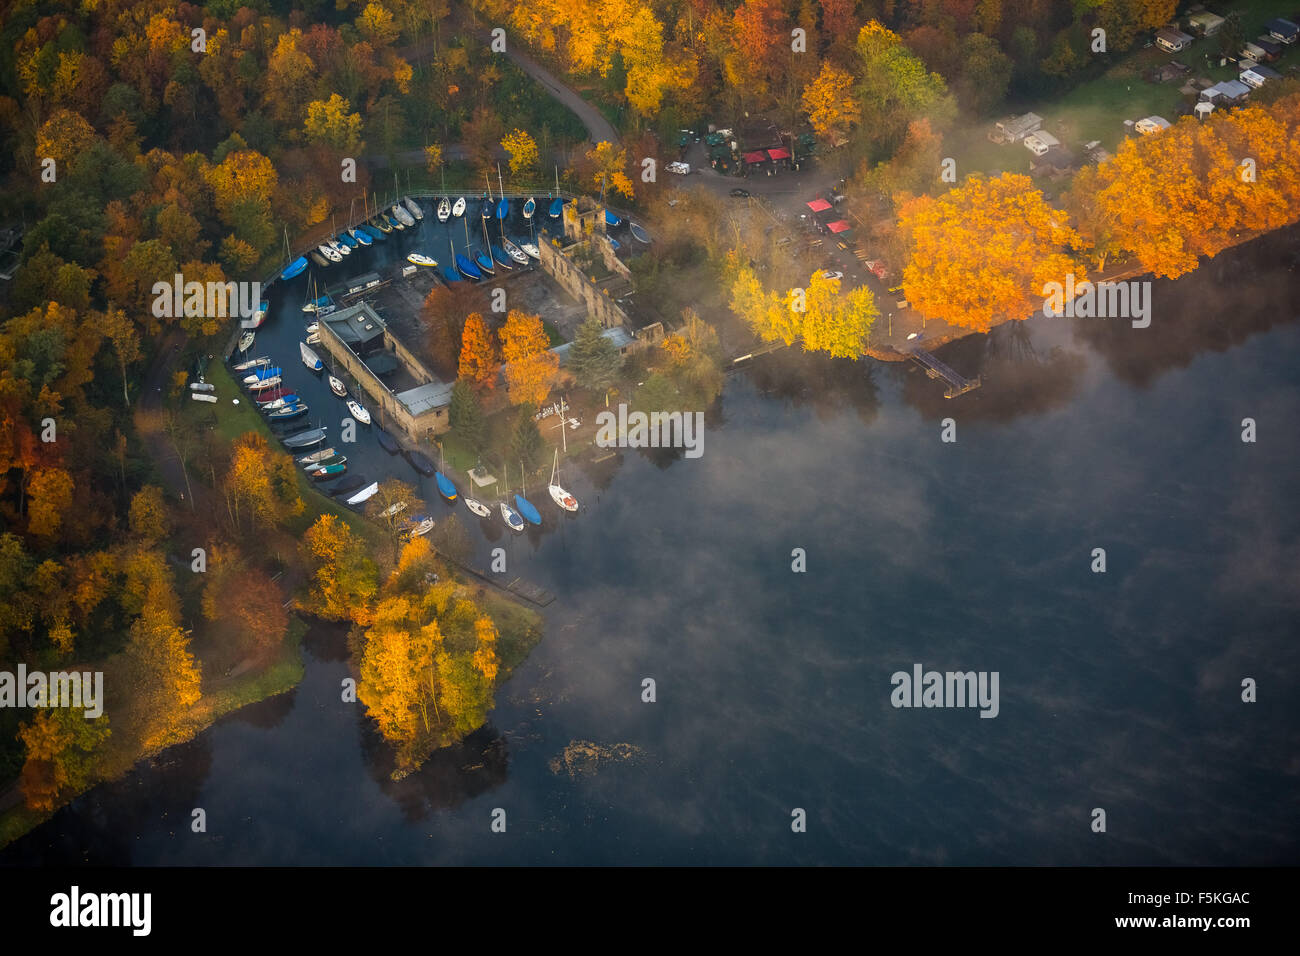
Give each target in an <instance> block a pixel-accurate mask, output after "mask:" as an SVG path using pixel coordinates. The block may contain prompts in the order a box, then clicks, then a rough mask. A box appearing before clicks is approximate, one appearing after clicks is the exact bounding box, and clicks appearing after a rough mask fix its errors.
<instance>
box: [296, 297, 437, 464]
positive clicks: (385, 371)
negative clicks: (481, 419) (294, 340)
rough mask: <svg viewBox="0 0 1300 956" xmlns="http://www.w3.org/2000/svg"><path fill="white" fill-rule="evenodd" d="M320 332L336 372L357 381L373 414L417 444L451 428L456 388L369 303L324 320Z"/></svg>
mask: <svg viewBox="0 0 1300 956" xmlns="http://www.w3.org/2000/svg"><path fill="white" fill-rule="evenodd" d="M319 331H320V345H321V347H322V348H324V350H325V351H326V352H327V353H328V354H329V355H330V357H331V358H332V359H333V362H331V363H330V364H331V367H332V366H333V365H335V364H337V365H341V366H342V367H343V368H344V369H346V370H347V372H348V374H349V375H351V376H352V377H353V378H354V379H356V382H357V384H358V385H359V386H361V389H362V391H364V392H365V393H366V395H367V396H368V398H369V401H368V402H366V403H365V404H367V406H368V408H369V410H370V413H371V415H373V416H375V417H376V418H378V419H379V420H380V421H381V422H383V423H384V424H388V423H392V424H394V425H396V427H397V428H399V429H400V430H401V431H403V432H405V433H406V435H407V437H408V438H410V439H411V440H412V441H420V440H421V439H424V438H431V437H433V436H435V435H441V434H442V433H443V432H445V431H447V430H448V429H449V428H450V427H451V422H450V420H449V417H448V409H449V407H450V405H451V383H449V382H444V381H442V380H441V379H439V378H438V377H437V376H436V375H434V374H433V373H432V372H430V371H429V370H428V369H427V368H425V366H424V364H423V363H422V362H421V361H420V360H419V359H417V358H416V357H415V356H414V355H413V354H412V353H411V351H410V349H408V348H407V347H406V346H405V345H403V344H402V343H401V342H399V341H398V340H397V338H396V337H394V335H393V334H392V332H390V331H389V329H388V325H387V323H385V322H384V320H383V319H381V318H380V317H379V315H378V314H377V313H376V312H375V311H374V309H372V308H371V307H370V305H369V304H368V303H365V302H360V303H358V304H356V305H351V306H348V307H347V308H345V309H340V310H339V311H337V312H335V313H333V314H331V315H327V316H322V317H321V318H320V319H319Z"/></svg>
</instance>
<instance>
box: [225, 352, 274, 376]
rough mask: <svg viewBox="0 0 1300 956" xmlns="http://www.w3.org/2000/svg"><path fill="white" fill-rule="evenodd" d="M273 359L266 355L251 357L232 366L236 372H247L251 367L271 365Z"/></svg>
mask: <svg viewBox="0 0 1300 956" xmlns="http://www.w3.org/2000/svg"><path fill="white" fill-rule="evenodd" d="M270 364H271V359H270V358H269V357H267V356H265V355H262V356H259V357H258V358H255V359H249V360H248V361H246V362H240V363H239V364H238V365H232V366H231V367H230V368H231V370H232V371H235V372H247V371H248V370H249V369H251V368H257V367H259V366H262V365H270Z"/></svg>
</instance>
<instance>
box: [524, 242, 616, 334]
mask: <svg viewBox="0 0 1300 956" xmlns="http://www.w3.org/2000/svg"><path fill="white" fill-rule="evenodd" d="M601 238H604V237H603V236H602V237H601ZM537 251H538V252H539V253H540V254H541V262H542V269H544V270H545V271H546V274H547V275H549V276H550V277H551V278H552V279H554V280H555V281H556V282H557V283H559V285H560V287H561V288H562V289H564V291H565V292H567V293H569V295H571V296H573V297H574V298H575V299H577V300H578V301H579V302H581V303H582V305H583V307H584V308H585V309H586V310H587V315H589V316H594V317H595V318H596V320H597V321H598V322H600V324H601V326H602V327H604V328H607V329H609V328H613V327H614V326H616V325H627V324H628V322H627V313H625V312H624V311H623V310H622V309H621V308H619V306H618V303H616V302H615V301H614V300H613V299H612V298H611V297H610V296H609V295H607V294H606V292H605V290H604V289H602V288H600V287H599V286H598V285H597V284H596V283H595V282H593V281H592V280H591V278H590V277H589V276H587V275H586V274H585V273H584V272H583V271H582V270H581V269H579V268H578V267H577V265H575V264H574V263H573V261H572V260H571V259H570V258H569V257H568V256H567V255H566V254H565V251H566V250H563V249H561V248H560V247H559V246H553V245H551V244H550V243H546V242H544V243H541V244H540V245H539V246H538V247H537ZM611 252H612V250H611ZM620 264H621V263H620ZM622 271H623V272H626V271H627V270H626V269H624V270H622ZM625 278H627V276H625Z"/></svg>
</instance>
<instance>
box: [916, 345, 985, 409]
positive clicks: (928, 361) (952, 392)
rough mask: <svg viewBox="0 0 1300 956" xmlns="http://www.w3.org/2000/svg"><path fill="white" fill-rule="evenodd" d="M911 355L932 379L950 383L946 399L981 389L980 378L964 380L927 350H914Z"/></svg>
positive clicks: (944, 394) (945, 392) (946, 391)
mask: <svg viewBox="0 0 1300 956" xmlns="http://www.w3.org/2000/svg"><path fill="white" fill-rule="evenodd" d="M911 355H912V358H914V359H915V360H916V361H917V363H918V364H919V365H920V366H921V367H922V368H924V369H925V374H926V375H928V376H930V378H941V379H943V380H944V381H945V382H947V383H948V388H947V389H946V390H945V391H944V393H943V397H944V398H956V397H957V396H958V395H964V394H965V393H967V392H970V391H973V390H975V389H977V388H979V387H980V380H979V376H976V377H975V378H964V377H962V376H961V375H958V374H957V373H956V372H954V371H953V370H952V369H951V368H949V367H948V365H946V364H945V363H943V362H941V361H939V360H938V359H937V358H935V357H934V356H933V355H931V354H930V353H929V352H927V351H926V350H925V349H922V348H913V349H912V352H911Z"/></svg>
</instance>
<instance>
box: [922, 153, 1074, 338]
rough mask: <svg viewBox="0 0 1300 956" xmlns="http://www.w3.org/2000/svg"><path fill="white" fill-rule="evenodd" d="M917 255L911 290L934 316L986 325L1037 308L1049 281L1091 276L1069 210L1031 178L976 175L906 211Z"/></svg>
mask: <svg viewBox="0 0 1300 956" xmlns="http://www.w3.org/2000/svg"><path fill="white" fill-rule="evenodd" d="M899 229H900V231H901V232H902V233H903V235H904V236H905V237H906V239H907V242H908V243H909V246H910V249H911V254H910V258H909V261H908V263H907V266H906V268H905V269H904V270H903V288H904V291H905V292H906V294H907V298H908V301H909V302H911V303H912V306H913V307H914V308H915V309H917V310H918V311H919V312H921V313H922V314H923V315H925V316H926V317H927V318H932V319H934V318H941V319H943V320H945V321H946V322H948V323H949V324H951V325H955V326H959V327H961V328H968V329H976V330H981V331H982V330H985V329H988V328H989V327H990V326H991V325H992V324H993V323H994V322H996V321H998V320H1000V319H1020V318H1024V317H1026V316H1027V315H1029V314H1030V313H1032V312H1035V311H1037V309H1038V307H1039V306H1041V304H1042V301H1043V288H1044V285H1045V284H1046V283H1048V282H1064V281H1065V277H1066V275H1067V274H1070V273H1073V274H1074V275H1075V281H1076V282H1082V281H1083V280H1084V279H1085V278H1086V271H1085V268H1084V264H1083V262H1082V261H1081V260H1080V259H1079V257H1078V256H1077V255H1076V254H1075V252H1076V250H1078V249H1079V248H1080V247H1081V245H1082V240H1081V238H1080V236H1079V235H1078V233H1077V232H1075V231H1074V229H1072V228H1071V227H1070V225H1069V220H1068V218H1067V216H1066V214H1065V213H1064V212H1063V211H1061V210H1058V209H1053V208H1052V207H1051V206H1049V205H1048V204H1047V202H1046V200H1045V199H1044V198H1043V194H1042V193H1041V192H1040V191H1039V190H1038V188H1037V187H1036V186H1035V185H1034V183H1033V181H1032V180H1031V179H1030V178H1029V177H1028V176H1018V175H1014V174H1011V173H1004V174H1003V175H1001V176H998V177H996V178H992V179H987V178H985V177H983V176H979V175H975V176H971V177H969V178H968V179H967V180H966V181H965V182H964V183H963V184H962V185H961V186H959V187H957V188H955V189H952V190H949V191H948V192H946V193H944V194H943V195H941V196H938V197H929V196H922V197H920V198H918V199H915V200H913V201H912V202H910V203H908V204H907V205H906V206H905V207H904V208H903V209H902V210H901V211H900V222H899Z"/></svg>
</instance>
